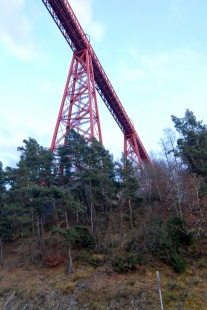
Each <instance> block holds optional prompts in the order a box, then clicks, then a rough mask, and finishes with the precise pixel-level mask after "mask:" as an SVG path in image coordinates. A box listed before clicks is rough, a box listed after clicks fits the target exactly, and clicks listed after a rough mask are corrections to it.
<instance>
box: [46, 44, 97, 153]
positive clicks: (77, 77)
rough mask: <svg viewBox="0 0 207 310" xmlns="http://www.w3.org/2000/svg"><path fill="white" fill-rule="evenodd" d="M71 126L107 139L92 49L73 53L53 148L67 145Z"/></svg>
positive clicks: (85, 134)
mask: <svg viewBox="0 0 207 310" xmlns="http://www.w3.org/2000/svg"><path fill="white" fill-rule="evenodd" d="M71 129H75V130H76V132H78V133H79V134H81V135H82V136H83V137H84V138H85V140H86V141H89V142H90V141H91V139H92V137H95V138H96V139H97V140H98V141H99V142H100V143H101V144H102V143H103V141H102V134H101V126H100V119H99V112H98V104H97V98H96V90H95V83H94V75H93V66H92V60H91V57H90V55H89V52H88V49H85V50H83V51H80V52H76V53H74V55H73V58H72V62H71V66H70V70H69V73H68V78H67V82H66V85H65V90H64V94H63V98H62V102H61V106H60V110H59V114H58V119H57V122H56V127H55V131H54V135H53V139H52V144H51V149H52V150H56V149H57V148H58V147H59V146H60V145H66V142H67V141H66V140H67V137H68V133H69V131H70V130H71Z"/></svg>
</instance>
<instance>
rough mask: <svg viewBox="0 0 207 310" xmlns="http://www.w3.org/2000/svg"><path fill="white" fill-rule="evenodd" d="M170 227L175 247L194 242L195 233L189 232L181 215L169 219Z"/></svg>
mask: <svg viewBox="0 0 207 310" xmlns="http://www.w3.org/2000/svg"><path fill="white" fill-rule="evenodd" d="M168 229H169V233H170V236H171V239H172V242H173V245H174V246H175V247H179V246H181V245H187V246H189V245H191V244H192V242H193V233H192V232H188V229H187V226H186V224H185V220H184V219H182V218H181V217H180V216H174V217H172V218H171V219H169V220H168Z"/></svg>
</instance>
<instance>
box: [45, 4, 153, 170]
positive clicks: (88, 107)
mask: <svg viewBox="0 0 207 310" xmlns="http://www.w3.org/2000/svg"><path fill="white" fill-rule="evenodd" d="M42 1H43V3H44V5H45V6H46V8H47V9H48V11H49V13H50V15H51V16H52V18H53V19H54V21H55V23H56V24H57V26H58V28H59V29H60V31H61V32H62V34H63V36H64V37H65V39H66V41H67V42H68V44H69V46H70V47H71V49H72V51H73V58H72V62H71V66H70V70H69V74H68V78H67V82H66V86H65V91H64V94H63V98H62V102H61V106H60V111H59V114H58V119H57V123H56V127H55V131H54V135H53V139H52V143H51V149H52V150H56V149H57V148H58V146H60V145H64V144H65V143H66V139H67V136H68V132H69V131H70V130H71V129H72V128H74V129H75V130H76V131H77V132H79V133H80V134H82V135H83V136H84V138H85V139H86V140H87V141H91V137H96V138H97V139H98V140H99V141H100V142H101V143H102V135H101V126H100V119H99V113H98V105H97V99H96V91H95V90H97V92H98V93H99V95H100V97H101V98H102V100H103V101H104V103H105V105H106V106H107V108H108V110H109V111H110V113H111V114H112V116H113V118H114V119H115V121H116V123H117V124H118V126H119V128H120V129H121V131H122V132H123V134H124V153H125V155H126V156H127V158H128V159H129V160H131V161H132V162H133V163H134V164H140V163H141V162H143V161H144V162H149V163H150V162H151V160H150V158H149V156H148V154H147V152H146V150H145V148H144V146H143V144H142V142H141V140H140V138H139V136H138V134H137V132H136V130H135V128H134V126H133V124H132V122H131V120H130V119H129V117H128V115H127V113H126V111H125V109H124V107H123V106H122V104H121V102H120V100H119V98H118V96H117V94H116V92H115V90H114V88H113V86H112V85H111V83H110V81H109V79H108V77H107V75H106V73H105V71H104V69H103V67H102V66H101V64H100V62H99V60H98V57H97V56H96V54H95V52H94V50H93V48H92V46H91V45H90V41H89V39H88V37H87V35H86V34H85V33H84V31H83V29H82V27H81V25H80V23H79V22H78V20H77V18H76V16H75V14H74V12H73V10H72V8H71V6H70V4H69V3H68V0H42Z"/></svg>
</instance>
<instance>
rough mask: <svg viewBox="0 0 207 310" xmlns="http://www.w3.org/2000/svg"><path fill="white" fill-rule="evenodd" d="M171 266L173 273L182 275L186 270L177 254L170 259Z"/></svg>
mask: <svg viewBox="0 0 207 310" xmlns="http://www.w3.org/2000/svg"><path fill="white" fill-rule="evenodd" d="M172 266H173V269H174V271H175V272H177V273H182V272H184V271H185V269H186V265H185V262H184V260H183V259H182V257H181V256H180V255H179V254H177V253H176V254H175V255H174V256H173V257H172Z"/></svg>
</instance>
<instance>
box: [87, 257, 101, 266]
mask: <svg viewBox="0 0 207 310" xmlns="http://www.w3.org/2000/svg"><path fill="white" fill-rule="evenodd" d="M88 262H89V264H91V265H92V266H94V267H98V266H100V265H101V264H102V259H101V258H100V257H99V256H97V255H92V256H90V257H89V259H88Z"/></svg>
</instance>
